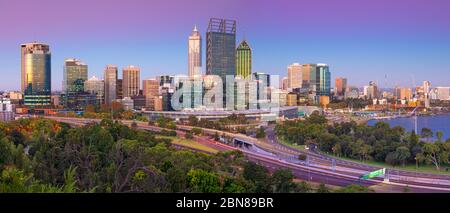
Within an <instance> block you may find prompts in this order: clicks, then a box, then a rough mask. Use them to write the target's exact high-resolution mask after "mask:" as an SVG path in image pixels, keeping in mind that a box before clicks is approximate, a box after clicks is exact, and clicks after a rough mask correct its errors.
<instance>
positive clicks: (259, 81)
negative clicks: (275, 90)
mask: <svg viewBox="0 0 450 213" xmlns="http://www.w3.org/2000/svg"><path fill="white" fill-rule="evenodd" d="M253 80H255V81H256V89H257V90H256V91H257V93H256V100H257V101H258V108H259V109H260V108H261V104H262V103H264V102H265V103H269V101H270V92H269V87H270V75H269V74H266V73H262V72H255V73H253Z"/></svg>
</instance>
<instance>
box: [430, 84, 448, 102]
mask: <svg viewBox="0 0 450 213" xmlns="http://www.w3.org/2000/svg"><path fill="white" fill-rule="evenodd" d="M433 93H434V94H433V99H437V100H442V101H450V87H436V88H434V89H433Z"/></svg>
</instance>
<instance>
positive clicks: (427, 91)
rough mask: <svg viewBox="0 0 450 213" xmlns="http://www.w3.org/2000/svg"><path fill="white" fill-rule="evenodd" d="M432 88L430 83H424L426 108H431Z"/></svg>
mask: <svg viewBox="0 0 450 213" xmlns="http://www.w3.org/2000/svg"><path fill="white" fill-rule="evenodd" d="M430 88H431V83H430V82H429V81H424V82H423V93H424V102H425V103H424V105H425V107H426V108H428V107H430Z"/></svg>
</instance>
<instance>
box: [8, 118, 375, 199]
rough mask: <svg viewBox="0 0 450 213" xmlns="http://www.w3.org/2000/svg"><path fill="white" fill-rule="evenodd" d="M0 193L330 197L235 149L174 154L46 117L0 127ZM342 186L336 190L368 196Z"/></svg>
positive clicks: (140, 139)
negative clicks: (317, 194)
mask: <svg viewBox="0 0 450 213" xmlns="http://www.w3.org/2000/svg"><path fill="white" fill-rule="evenodd" d="M0 171H1V176H0V192H29V193H41V192H42V193H49V192H55V193H77V192H87V193H90V192H100V193H110V192H111V193H117V192H202V193H243V192H251V193H265V192H272V193H278V192H330V191H331V190H330V189H329V188H327V187H326V186H325V185H323V184H321V185H320V186H319V187H318V188H317V189H313V188H312V187H311V186H310V185H309V184H308V183H306V182H298V181H294V176H293V174H292V172H291V171H290V170H286V169H279V170H276V171H269V170H268V169H266V168H265V167H262V166H260V165H257V164H255V163H252V162H248V161H246V160H245V158H244V156H243V154H242V153H241V152H239V151H231V152H219V153H217V154H215V155H207V154H203V153H197V152H194V151H191V150H185V149H176V148H173V147H172V146H171V141H170V140H169V139H163V138H160V137H158V135H157V134H156V133H151V132H147V131H144V130H139V129H136V128H134V127H128V126H125V125H122V124H120V123H118V122H117V121H112V120H102V122H101V123H92V124H89V125H86V126H83V127H71V126H69V125H68V124H65V123H58V122H56V121H52V120H47V119H20V120H17V121H13V122H9V123H0ZM367 191H368V189H367V188H364V187H358V186H349V187H347V188H343V189H341V192H367Z"/></svg>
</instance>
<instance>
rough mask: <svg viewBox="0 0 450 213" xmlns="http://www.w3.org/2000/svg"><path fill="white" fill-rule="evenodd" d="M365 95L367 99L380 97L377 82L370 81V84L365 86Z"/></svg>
mask: <svg viewBox="0 0 450 213" xmlns="http://www.w3.org/2000/svg"><path fill="white" fill-rule="evenodd" d="M364 96H366V98H367V99H374V98H378V86H377V84H375V82H373V81H370V82H369V85H366V86H364Z"/></svg>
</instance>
